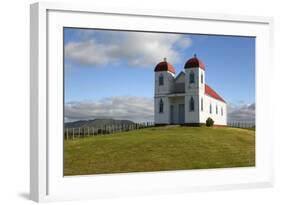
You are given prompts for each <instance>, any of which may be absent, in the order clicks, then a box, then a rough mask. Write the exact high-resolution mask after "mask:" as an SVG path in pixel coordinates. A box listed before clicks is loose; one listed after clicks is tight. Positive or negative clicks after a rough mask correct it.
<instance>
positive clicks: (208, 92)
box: [205, 84, 225, 102]
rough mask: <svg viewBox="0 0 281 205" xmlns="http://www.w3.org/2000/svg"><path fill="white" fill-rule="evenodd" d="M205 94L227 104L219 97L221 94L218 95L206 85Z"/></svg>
mask: <svg viewBox="0 0 281 205" xmlns="http://www.w3.org/2000/svg"><path fill="white" fill-rule="evenodd" d="M205 94H206V95H209V96H211V97H213V98H215V99H217V100H220V101H222V102H225V101H224V99H223V98H222V97H221V96H219V94H217V93H216V91H214V90H213V89H212V88H211V87H210V86H208V85H207V84H205Z"/></svg>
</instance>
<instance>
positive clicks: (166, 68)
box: [154, 59, 176, 74]
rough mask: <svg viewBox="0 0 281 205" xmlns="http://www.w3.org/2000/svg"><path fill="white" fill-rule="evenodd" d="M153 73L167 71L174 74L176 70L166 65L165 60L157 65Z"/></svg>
mask: <svg viewBox="0 0 281 205" xmlns="http://www.w3.org/2000/svg"><path fill="white" fill-rule="evenodd" d="M154 71H155V72H159V71H169V72H171V73H174V74H175V73H176V70H175V68H174V67H173V66H172V65H171V64H170V63H168V62H167V61H166V60H165V59H164V61H162V62H160V63H158V64H157V65H156V66H155V69H154Z"/></svg>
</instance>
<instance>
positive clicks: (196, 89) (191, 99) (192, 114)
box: [184, 54, 205, 124]
mask: <svg viewBox="0 0 281 205" xmlns="http://www.w3.org/2000/svg"><path fill="white" fill-rule="evenodd" d="M184 69H185V93H186V96H185V110H186V112H185V121H186V123H191V124H192V123H198V122H200V111H203V110H204V106H203V105H201V104H204V95H205V65H204V63H203V62H202V61H201V60H200V59H198V58H197V56H196V54H194V57H193V58H190V59H189V60H188V61H187V62H186V63H185V65H184ZM191 104H193V105H194V106H191Z"/></svg>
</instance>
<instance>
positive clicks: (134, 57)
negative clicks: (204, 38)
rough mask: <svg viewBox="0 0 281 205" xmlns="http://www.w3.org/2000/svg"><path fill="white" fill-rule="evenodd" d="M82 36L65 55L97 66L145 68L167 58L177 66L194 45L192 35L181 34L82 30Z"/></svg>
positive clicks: (71, 45) (66, 47)
mask: <svg viewBox="0 0 281 205" xmlns="http://www.w3.org/2000/svg"><path fill="white" fill-rule="evenodd" d="M97 34H98V35H97ZM80 37H81V40H80V41H76V42H69V43H68V44H66V45H65V56H66V58H67V59H69V60H71V61H74V62H76V63H79V64H86V65H93V66H96V65H104V64H109V63H114V62H119V61H120V60H123V61H125V62H127V64H128V65H130V66H137V67H138V66H139V67H141V66H147V65H155V64H156V63H158V62H160V61H161V60H162V59H163V58H164V57H166V58H167V59H168V61H169V62H171V63H177V62H179V61H180V60H181V57H182V56H181V55H182V54H181V50H182V49H186V48H188V47H190V46H191V44H192V41H191V39H190V37H189V36H187V35H181V34H163V33H146V32H113V31H104V32H101V31H96V32H94V31H89V30H80ZM185 57H186V56H185Z"/></svg>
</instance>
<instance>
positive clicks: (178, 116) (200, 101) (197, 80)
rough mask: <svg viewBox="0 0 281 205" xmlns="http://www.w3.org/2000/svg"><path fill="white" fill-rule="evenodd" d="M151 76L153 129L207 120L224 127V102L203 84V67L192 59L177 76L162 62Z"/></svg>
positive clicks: (196, 60) (171, 68) (201, 122)
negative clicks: (160, 126) (153, 88)
mask: <svg viewBox="0 0 281 205" xmlns="http://www.w3.org/2000/svg"><path fill="white" fill-rule="evenodd" d="M154 72H155V95H154V121H155V124H156V125H168V124H185V125H191V126H198V125H200V124H205V123H206V120H207V118H208V117H211V118H212V119H213V120H214V124H215V125H226V123H227V111H226V109H227V105H226V102H225V101H224V99H223V98H222V97H221V96H220V95H219V94H218V93H217V92H215V91H214V90H213V89H212V88H211V87H210V86H209V85H207V84H206V83H205V78H206V76H205V65H204V64H203V62H202V61H201V60H199V59H198V58H197V57H196V55H194V57H193V58H191V59H189V60H188V61H187V62H186V63H185V66H184V71H181V72H180V73H179V74H178V75H177V76H176V72H175V69H174V67H173V66H172V65H171V64H170V63H168V62H167V60H166V59H164V61H162V62H160V63H158V64H157V65H156V67H155V69H154Z"/></svg>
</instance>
